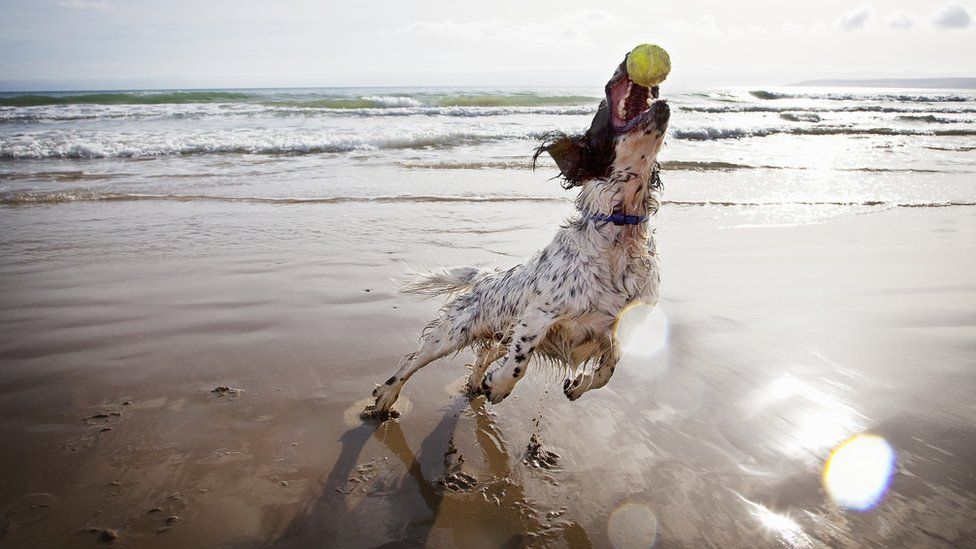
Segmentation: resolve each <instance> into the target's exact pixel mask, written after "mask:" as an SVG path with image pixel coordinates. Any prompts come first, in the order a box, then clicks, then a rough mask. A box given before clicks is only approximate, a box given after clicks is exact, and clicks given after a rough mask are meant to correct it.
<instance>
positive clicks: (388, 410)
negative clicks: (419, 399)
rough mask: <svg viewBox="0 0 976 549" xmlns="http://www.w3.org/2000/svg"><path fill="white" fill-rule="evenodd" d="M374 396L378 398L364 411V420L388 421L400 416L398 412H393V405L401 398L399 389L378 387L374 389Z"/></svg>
mask: <svg viewBox="0 0 976 549" xmlns="http://www.w3.org/2000/svg"><path fill="white" fill-rule="evenodd" d="M373 396H374V397H376V401H375V402H374V403H373V404H372V405H370V406H367V407H366V409H365V410H363V413H362V416H363V417H364V418H369V419H379V420H386V419H389V418H391V417H399V416H400V414H399V413H398V412H397V411H395V410H393V403H395V402H396V401H397V398H399V397H400V388H399V387H393V386H391V385H378V386H377V387H376V388H375V389H373Z"/></svg>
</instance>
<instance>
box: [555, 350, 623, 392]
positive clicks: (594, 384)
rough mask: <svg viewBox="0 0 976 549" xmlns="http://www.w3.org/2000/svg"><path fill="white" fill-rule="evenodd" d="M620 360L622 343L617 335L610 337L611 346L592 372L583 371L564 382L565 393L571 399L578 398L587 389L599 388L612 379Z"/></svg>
mask: <svg viewBox="0 0 976 549" xmlns="http://www.w3.org/2000/svg"><path fill="white" fill-rule="evenodd" d="M619 361H620V343H619V342H618V341H617V338H616V337H612V338H611V339H610V347H609V348H608V349H607V350H606V351H604V352H603V354H602V355H601V356H600V364H599V365H598V366H597V367H596V368H594V369H593V371H592V372H587V373H581V374H579V375H577V376H576V378H575V379H572V380H570V379H567V380H566V382H565V383H563V393H565V394H566V398H568V399H569V400H576V399H578V398H579V397H581V396H582V395H583V393H585V392H587V391H592V390H593V389H599V388H600V387H603V386H604V385H606V384H607V382H609V381H610V377H611V376H613V371H614V370H615V369H616V367H617V362H619Z"/></svg>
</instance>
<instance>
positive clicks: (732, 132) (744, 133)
mask: <svg viewBox="0 0 976 549" xmlns="http://www.w3.org/2000/svg"><path fill="white" fill-rule="evenodd" d="M671 133H672V135H673V136H674V137H675V138H676V139H685V140H689V141H713V140H720V139H743V138H749V137H767V136H770V135H892V136H894V135H904V136H937V137H967V136H976V130H965V129H958V130H911V129H900V128H854V127H849V126H814V127H809V126H807V127H802V128H801V127H785V128H751V129H745V128H708V127H706V128H690V129H674V130H671Z"/></svg>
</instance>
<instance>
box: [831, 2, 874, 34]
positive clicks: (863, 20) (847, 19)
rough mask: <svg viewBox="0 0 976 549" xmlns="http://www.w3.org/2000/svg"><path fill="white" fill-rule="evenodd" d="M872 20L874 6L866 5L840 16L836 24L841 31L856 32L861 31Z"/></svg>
mask: <svg viewBox="0 0 976 549" xmlns="http://www.w3.org/2000/svg"><path fill="white" fill-rule="evenodd" d="M873 18H874V6H871V5H866V6H861V7H860V8H857V9H855V10H851V11H849V12H846V13H843V14H841V16H840V17H839V18H838V19H837V23H836V24H837V26H838V27H840V28H841V30H845V31H856V30H860V29H863V28H864V27H865V26H866V25H867V24H868V21H870V20H871V19H873Z"/></svg>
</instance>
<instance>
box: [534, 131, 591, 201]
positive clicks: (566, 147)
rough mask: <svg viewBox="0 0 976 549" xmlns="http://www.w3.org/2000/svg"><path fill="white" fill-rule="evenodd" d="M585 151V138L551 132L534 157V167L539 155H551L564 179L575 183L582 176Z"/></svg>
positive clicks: (543, 139) (545, 137)
mask: <svg viewBox="0 0 976 549" xmlns="http://www.w3.org/2000/svg"><path fill="white" fill-rule="evenodd" d="M585 150H586V143H585V141H584V140H583V136H578V135H566V134H564V133H562V132H550V133H548V134H546V135H545V136H543V138H542V144H541V145H539V146H538V147H537V148H536V150H535V154H534V155H533V156H532V167H533V168H535V163H536V161H537V160H538V159H539V155H541V154H542V153H544V152H545V153H549V156H551V157H552V159H553V160H555V161H556V167H558V168H559V172H560V173H561V174H562V176H563V178H565V179H566V181H568V182H574V181H576V180H577V179H578V178H579V176H580V175H581V173H580V171H581V167H582V162H583V155H584V154H585ZM569 186H570V187H571V186H572V185H569ZM567 188H568V187H567Z"/></svg>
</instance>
